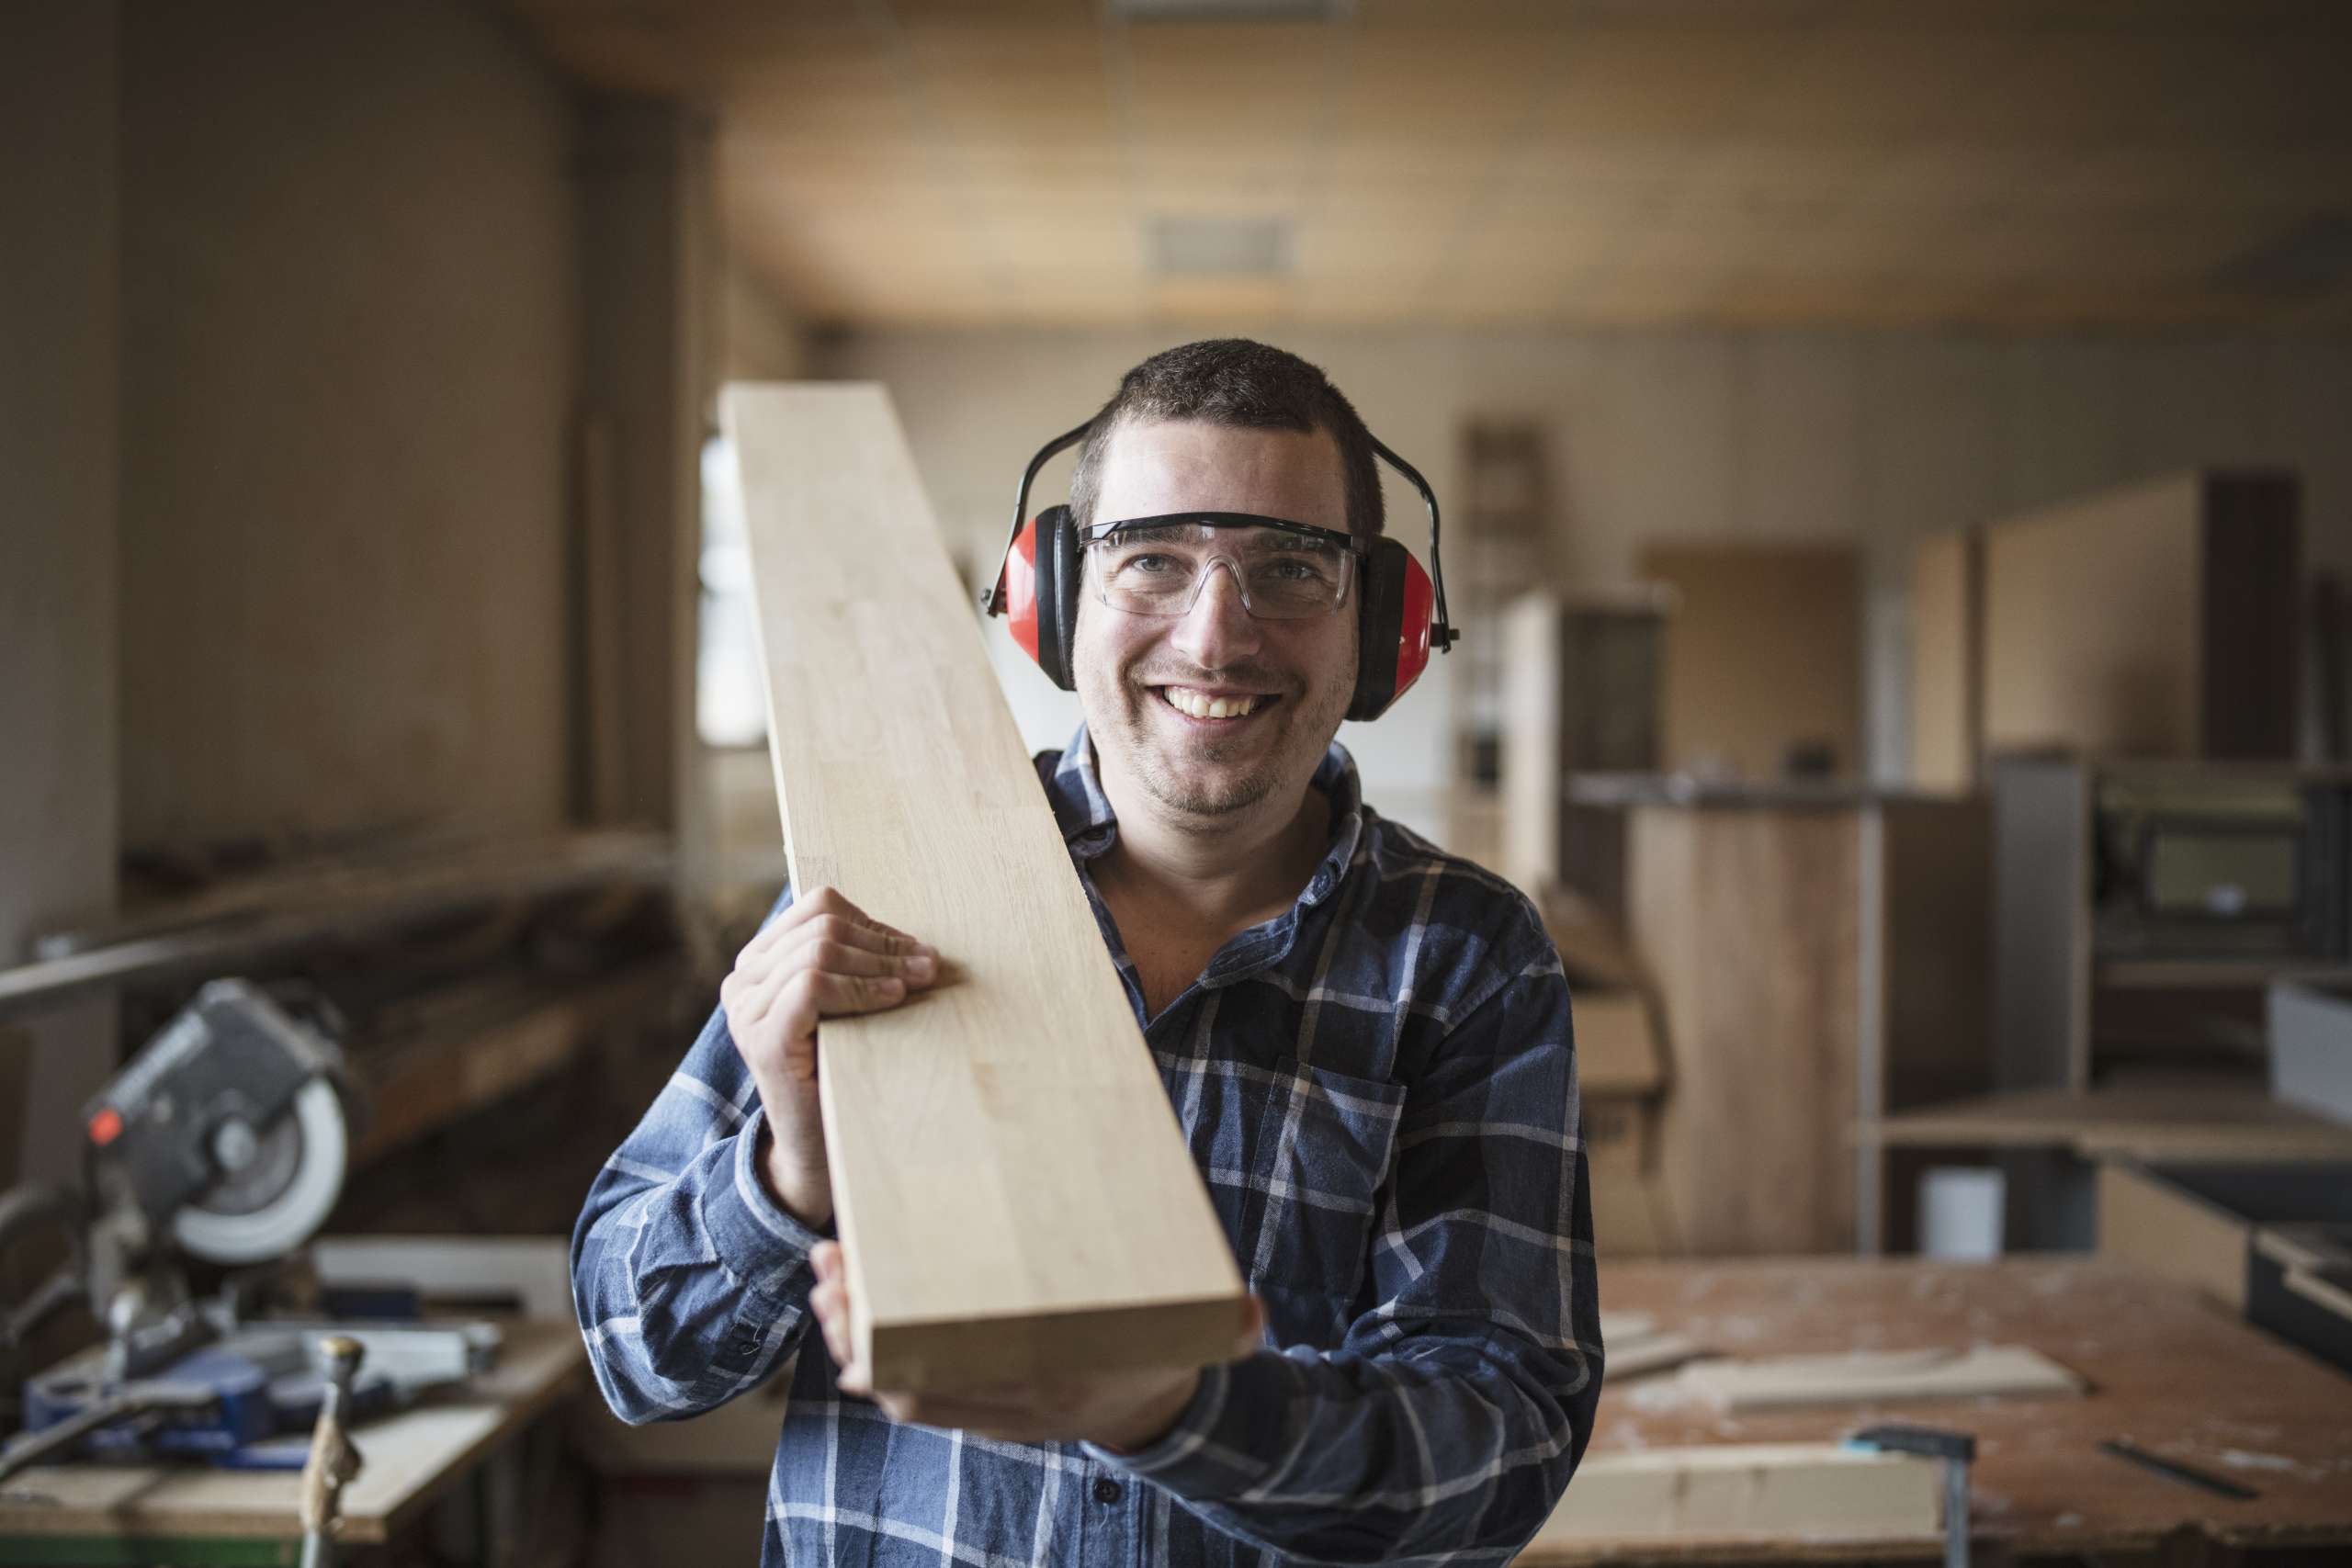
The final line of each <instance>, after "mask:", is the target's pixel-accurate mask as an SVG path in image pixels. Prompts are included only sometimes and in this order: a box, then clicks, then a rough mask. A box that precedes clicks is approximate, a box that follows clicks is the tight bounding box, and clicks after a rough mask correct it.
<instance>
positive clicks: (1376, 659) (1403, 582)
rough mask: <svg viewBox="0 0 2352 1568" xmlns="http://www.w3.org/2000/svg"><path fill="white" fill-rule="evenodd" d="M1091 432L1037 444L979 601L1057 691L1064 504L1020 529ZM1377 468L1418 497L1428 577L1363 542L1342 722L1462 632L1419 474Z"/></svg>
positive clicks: (1071, 552) (1073, 555)
mask: <svg viewBox="0 0 2352 1568" xmlns="http://www.w3.org/2000/svg"><path fill="white" fill-rule="evenodd" d="M1093 428H1094V422H1093V421H1091V420H1089V421H1088V422H1087V423H1084V424H1081V425H1080V426H1079V427H1078V428H1077V429H1076V430H1069V431H1064V432H1063V433H1062V434H1059V435H1057V436H1055V437H1054V438H1053V439H1052V440H1051V441H1048V442H1047V443H1046V445H1045V446H1044V447H1042V448H1041V449H1040V450H1039V451H1038V453H1037V455H1036V456H1035V457H1032V458H1030V459H1029V466H1028V467H1027V468H1023V470H1022V471H1021V488H1020V490H1019V491H1017V492H1016V493H1015V494H1014V496H1013V500H1012V534H1011V535H1010V536H1007V538H1006V539H1005V542H1004V561H1003V564H1002V565H1001V567H999V568H998V569H997V575H996V581H995V582H994V583H993V584H991V585H990V586H989V589H988V591H987V592H984V593H982V594H981V595H980V607H981V608H982V609H983V610H985V611H987V612H988V613H989V615H1003V616H1005V617H1007V618H1008V619H1009V620H1010V621H1011V623H1012V640H1013V641H1014V642H1016V643H1019V644H1020V645H1021V650H1022V651H1023V652H1024V653H1026V654H1027V655H1028V656H1029V657H1030V658H1032V659H1034V660H1036V661H1037V668H1038V669H1040V670H1043V671H1045V672H1046V675H1047V676H1048V677H1049V678H1050V679H1051V680H1052V681H1053V682H1054V684H1055V685H1057V686H1059V687H1060V688H1061V689H1062V690H1063V691H1065V692H1069V691H1074V690H1076V689H1077V686H1078V680H1077V675H1076V673H1075V671H1073V670H1072V669H1071V666H1070V643H1071V640H1072V638H1073V637H1075V636H1076V635H1077V632H1078V595H1079V586H1080V576H1081V574H1082V572H1083V570H1084V568H1085V560H1084V558H1083V555H1082V553H1081V547H1082V544H1083V541H1081V540H1080V537H1079V526H1078V521H1077V519H1076V518H1074V517H1072V516H1071V515H1070V511H1069V507H1067V506H1049V507H1047V508H1046V510H1045V511H1044V512H1042V513H1038V515H1037V517H1036V519H1035V521H1034V522H1033V521H1029V520H1028V518H1029V487H1030V486H1031V485H1032V484H1034V483H1035V482H1036V479H1037V470H1038V469H1040V468H1044V467H1045V466H1046V463H1047V462H1049V461H1051V460H1052V459H1053V457H1055V455H1056V454H1057V453H1060V452H1063V451H1066V450H1068V449H1069V447H1072V446H1077V445H1078V443H1080V441H1083V440H1084V439H1085V438H1086V433H1087V432H1088V431H1090V430H1091V429H1093ZM1372 449H1373V451H1374V453H1375V454H1377V455H1378V457H1380V459H1381V461H1383V462H1385V463H1386V464H1387V465H1388V466H1389V467H1390V468H1394V469H1396V470H1397V472H1398V473H1400V474H1402V475H1404V476H1405V478H1406V479H1408V480H1409V481H1410V482H1411V484H1412V486H1413V488H1414V489H1415V490H1417V491H1419V492H1420V495H1421V502H1422V504H1423V505H1425V506H1427V507H1428V508H1429V513H1430V570H1428V571H1423V570H1421V563H1420V562H1419V561H1417V560H1415V559H1414V558H1413V552H1412V551H1410V550H1408V549H1407V548H1406V547H1404V546H1403V545H1400V544H1398V543H1397V541H1396V540H1395V539H1392V538H1389V537H1388V536H1385V535H1383V536H1381V537H1379V538H1377V539H1374V540H1373V541H1371V544H1370V547H1369V548H1368V549H1367V550H1366V552H1365V555H1364V558H1363V564H1362V567H1361V568H1360V570H1358V571H1357V574H1356V576H1357V589H1358V592H1357V594H1356V649H1357V654H1356V685H1355V691H1354V694H1352V695H1351V697H1350V698H1349V701H1348V715H1347V716H1348V717H1350V718H1351V719H1359V720H1361V719H1373V718H1378V717H1379V716H1381V715H1382V714H1384V713H1386V712H1387V711H1388V709H1389V707H1390V706H1391V705H1394V704H1395V702H1396V701H1397V698H1398V697H1401V696H1403V695H1404V694H1406V692H1407V691H1408V690H1409V689H1410V688H1411V686H1412V684H1413V682H1415V681H1418V680H1419V679H1420V676H1421V671H1422V670H1423V669H1424V668H1426V667H1427V666H1428V664H1429V661H1430V649H1432V648H1434V649H1437V650H1438V651H1439V652H1440V653H1444V652H1446V651H1448V650H1449V649H1452V648H1453V645H1454V643H1456V642H1457V641H1459V640H1460V639H1461V637H1462V634H1461V633H1460V632H1457V631H1455V630H1454V629H1453V624H1452V623H1451V622H1449V621H1448V620H1447V619H1446V616H1445V569H1444V567H1443V565H1442V563H1441V562H1440V561H1439V559H1438V543H1437V541H1438V513H1437V496H1436V494H1435V492H1433V491H1431V490H1430V484H1429V481H1428V480H1427V479H1423V478H1421V475H1420V470H1419V469H1418V468H1414V467H1413V465H1412V464H1410V463H1408V462H1407V461H1405V459H1404V458H1402V457H1398V456H1397V454H1396V453H1394V452H1391V451H1390V450H1389V449H1388V448H1387V447H1386V446H1383V445H1381V443H1380V442H1379V441H1378V440H1377V439H1374V441H1373V444H1372Z"/></svg>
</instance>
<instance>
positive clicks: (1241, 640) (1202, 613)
mask: <svg viewBox="0 0 2352 1568" xmlns="http://www.w3.org/2000/svg"><path fill="white" fill-rule="evenodd" d="M1170 640H1171V641H1173V642H1174V643H1175V645H1176V649H1177V651H1178V652H1180V653H1182V654H1183V656H1184V657H1185V658H1187V659H1189V660H1192V661H1193V663H1195V664H1197V665H1199V666H1200V667H1201V668H1202V669H1204V670H1222V669H1224V668H1226V667H1227V665H1230V664H1234V663H1237V662H1238V661H1239V660H1244V659H1247V658H1249V657H1250V655H1251V654H1254V653H1256V652H1257V651H1258V642H1259V638H1258V623H1257V622H1256V621H1255V620H1254V619H1252V618H1251V617H1250V612H1249V610H1248V609H1247V608H1246V607H1245V606H1244V605H1243V604H1242V603H1241V580H1240V578H1238V576H1236V575H1235V573H1234V570H1233V566H1232V564H1231V563H1230V562H1228V561H1224V560H1213V561H1211V562H1209V564H1208V567H1207V576H1206V577H1204V579H1203V580H1202V582H1201V588H1200V592H1199V593H1198V594H1197V595H1196V596H1195V597H1194V598H1193V607H1192V608H1191V609H1190V610H1187V611H1186V612H1185V613H1184V617H1183V619H1182V620H1180V621H1178V622H1177V623H1176V633H1175V636H1174V637H1172V638H1171V639H1170Z"/></svg>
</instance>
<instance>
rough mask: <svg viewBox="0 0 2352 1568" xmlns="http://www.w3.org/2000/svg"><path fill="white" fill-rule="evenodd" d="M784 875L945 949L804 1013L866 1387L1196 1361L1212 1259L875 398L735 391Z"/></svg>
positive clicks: (891, 421)
mask: <svg viewBox="0 0 2352 1568" xmlns="http://www.w3.org/2000/svg"><path fill="white" fill-rule="evenodd" d="M725 414H726V419H727V423H728V427H729V431H730V433H731V434H732V435H733V438H734V444H735V448H736V452H737V454H738V457H739V460H740V461H741V464H742V478H743V496H744V504H745V510H746V513H747V520H748V525H749V528H750V535H751V545H752V577H753V581H754V585H755V592H756V595H757V598H758V603H759V608H760V623H759V624H760V632H761V641H762V657H763V662H764V664H765V668H766V672H767V688H768V705H769V719H770V732H771V737H772V744H771V750H772V753H773V756H774V760H775V772H776V793H777V795H778V798H779V800H780V802H781V805H782V809H783V817H784V835H785V852H786V858H787V861H788V863H789V865H790V868H791V874H792V883H793V886H795V887H797V888H800V889H803V890H807V889H809V888H814V887H817V886H835V887H838V888H840V889H841V890H842V892H843V893H845V894H846V895H848V896H849V897H851V898H852V899H854V900H855V901H856V902H857V903H858V904H859V905H860V906H861V907H862V908H865V909H866V910H867V911H868V912H869V913H871V914H872V915H874V916H875V917H876V919H883V920H887V921H888V922H890V923H891V924H892V925H895V926H898V927H899V928H900V929H902V930H905V931H913V932H915V933H917V934H918V935H920V936H921V937H922V938H923V940H925V941H927V942H932V943H933V944H934V945H936V946H937V947H938V948H939V950H940V952H941V953H943V954H944V957H945V959H946V962H947V965H948V968H949V973H950V976H951V980H950V983H948V984H945V985H943V986H941V987H938V988H936V989H934V990H933V991H931V992H928V993H925V994H924V995H922V996H921V997H919V998H915V999H914V1000H913V1001H912V1002H910V1004H909V1005H907V1006H905V1007H902V1008H899V1009H896V1010H892V1011H889V1012H887V1013H881V1014H876V1015H874V1016H871V1017H866V1018H858V1019H841V1020H834V1021H828V1022H827V1023H826V1024H825V1026H824V1031H823V1040H824V1047H823V1049H824V1061H825V1070H824V1072H823V1074H822V1075H821V1077H820V1082H821V1084H822V1093H823V1102H824V1114H825V1128H826V1138H827V1143H828V1147H829V1150H830V1154H831V1168H832V1179H833V1195H834V1201H835V1205H836V1208H837V1211H838V1214H839V1219H840V1224H841V1233H842V1242H843V1246H844V1248H845V1250H846V1251H847V1254H848V1266H849V1272H850V1280H851V1299H852V1302H853V1303H854V1316H853V1325H852V1326H853V1332H854V1335H855V1337H856V1341H857V1346H858V1352H859V1354H860V1355H861V1356H862V1357H865V1359H867V1360H868V1362H869V1364H870V1365H871V1366H872V1368H873V1370H874V1378H875V1382H876V1384H877V1385H879V1386H882V1387H897V1388H905V1389H917V1388H935V1387H947V1386H954V1385H956V1384H958V1383H969V1382H986V1381H990V1380H998V1379H1024V1378H1034V1377H1036V1376H1039V1375H1041V1374H1045V1373H1048V1372H1059V1371H1069V1370H1070V1369H1072V1368H1075V1367H1091V1368H1114V1367H1126V1366H1137V1365H1144V1364H1152V1363H1158V1364H1178V1363H1182V1364H1199V1363H1202V1362H1205V1361H1210V1360H1214V1359H1221V1358H1222V1357H1224V1356H1225V1355H1226V1354H1227V1353H1228V1352H1229V1349H1230V1347H1231V1344H1232V1340H1233V1337H1234V1335H1235V1334H1236V1333H1237V1332H1238V1330H1239V1327H1240V1325H1241V1324H1242V1322H1243V1321H1244V1315H1243V1314H1244V1311H1245V1308H1244V1305H1243V1303H1244V1297H1243V1293H1242V1284H1241V1279H1240V1274H1239V1271H1238V1269H1237V1268H1236V1267H1235V1264H1234V1260H1233V1257H1232V1253H1231V1251H1230V1249H1229V1247H1228V1246H1227V1241H1226V1238H1225V1235H1224V1233H1223V1231H1222V1230H1221V1229H1220V1227H1219V1226H1218V1224H1217V1222H1216V1215H1215V1213H1214V1212H1213V1211H1212V1209H1211V1208H1210V1206H1209V1201H1208V1195H1207V1192H1206V1190H1205V1189H1204V1187H1203V1185H1202V1180H1201V1176H1200V1172H1199V1170H1198V1168H1196V1167H1195V1166H1194V1165H1193V1159H1192V1156H1191V1155H1190V1153H1189V1152H1188V1151H1187V1150H1186V1148H1185V1145H1184V1141H1183V1137H1182V1134H1181V1132H1180V1131H1179V1129H1178V1127H1177V1124H1176V1119H1175V1112H1174V1111H1173V1109H1172V1108H1171V1107H1170V1103H1169V1100H1168V1096H1167V1093H1166V1091H1165V1089H1163V1088H1162V1086H1161V1083H1160V1079H1159V1072H1158V1069H1157V1068H1156V1067H1155V1066H1153V1064H1152V1061H1151V1057H1150V1055H1148V1053H1147V1052H1146V1050H1145V1049H1144V1046H1143V1043H1142V1041H1141V1039H1140V1032H1139V1030H1138V1028H1137V1026H1136V1018H1135V1013H1134V1011H1133V1010H1132V1009H1131V1008H1130V1007H1129V1005H1128V1002H1127V998H1126V995H1125V990H1124V988H1123V987H1121V985H1120V983H1119V979H1118V976H1117V974H1116V972H1115V970H1114V967H1113V966H1112V964H1111V962H1110V959H1109V957H1108V956H1107V954H1105V953H1104V952H1103V939H1102V936H1101V934H1100V932H1099V931H1098V930H1097V928H1096V926H1095V922H1094V918H1093V915H1092V912H1091V908H1090V906H1089V904H1088V902H1087V898H1086V895H1085V891H1084V889H1083V888H1082V887H1081V886H1080V884H1079V881H1078V874H1077V872H1076V870H1075V869H1074V868H1073V867H1072V866H1071V864H1070V861H1069V853H1068V852H1067V850H1066V849H1065V848H1064V846H1063V843H1062V838H1061V834H1060V832H1059V831H1058V830H1057V829H1056V827H1055V825H1054V819H1053V817H1052V813H1051V811H1050V809H1049V808H1048V807H1047V805H1046V799H1045V796H1044V794H1043V792H1042V791H1041V790H1040V789H1039V787H1038V784H1037V777H1036V772H1035V768H1034V767H1033V766H1032V764H1031V762H1030V760H1029V757H1028V755H1027V754H1026V753H1025V752H1024V751H1023V749H1022V744H1021V738H1020V735H1019V734H1018V732H1017V731H1016V730H1015V728H1013V723H1012V714H1011V712H1010V710H1009V709H1008V708H1007V707H1006V705H1005V701H1004V698H1003V696H1002V694H1001V692H1000V691H999V689H998V687H997V684H996V680H995V677H994V675H993V674H992V673H991V672H990V670H989V662H988V658H987V654H986V651H985V649H984V648H983V646H982V642H981V638H980V632H979V628H978V625H977V622H976V618H975V616H974V615H973V611H972V606H971V604H970V602H969V600H968V599H967V597H966V595H965V592H964V589H963V586H962V584H961V583H960V582H959V581H957V579H956V573H955V571H954V570H953V568H952V567H951V566H950V564H949V562H948V558H947V554H946V551H945V549H944V547H942V545H941V543H940V539H939V534H938V529H937V526H936V525H935V524H934V523H933V520H932V513H931V506H930V502H928V501H927V500H926V499H925V498H924V495H923V492H922V484H921V482H920V480H919V479H917V477H916V474H915V468H914V462H913V459H912V457H911V456H910V454H909V452H908V450H907V446H906V438H905V436H904V434H902V433H901V432H900V430H899V423H898V417H897V415H896V413H895V412H893V411H892V409H891V406H890V403H889V401H888V398H887V396H886V395H885V394H884V393H883V392H882V390H881V389H879V388H876V387H872V386H862V385H842V384H832V385H813V384H810V385H771V386H742V385H739V386H735V387H732V388H730V389H729V390H728V392H727V394H726V399H725Z"/></svg>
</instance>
